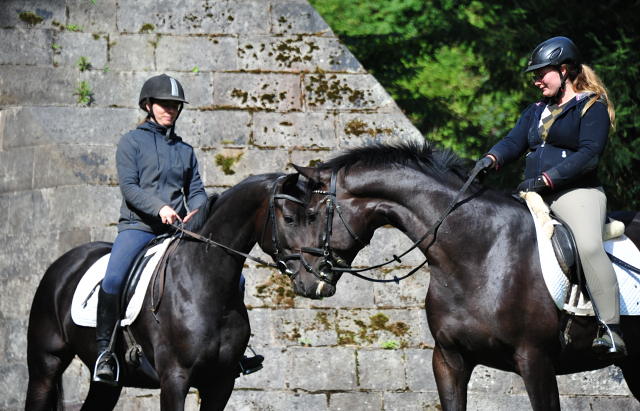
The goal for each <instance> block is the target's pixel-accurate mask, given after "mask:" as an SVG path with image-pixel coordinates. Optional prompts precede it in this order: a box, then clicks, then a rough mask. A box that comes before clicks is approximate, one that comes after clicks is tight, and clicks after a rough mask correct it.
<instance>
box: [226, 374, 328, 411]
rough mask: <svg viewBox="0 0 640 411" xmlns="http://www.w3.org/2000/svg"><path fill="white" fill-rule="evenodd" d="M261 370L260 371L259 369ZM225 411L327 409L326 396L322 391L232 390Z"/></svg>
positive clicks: (323, 410)
mask: <svg viewBox="0 0 640 411" xmlns="http://www.w3.org/2000/svg"><path fill="white" fill-rule="evenodd" d="M260 372H262V371H260ZM225 410H226V411H261V410H265V411H266V410H269V411H271V410H278V411H297V410H313V411H328V406H327V397H326V395H325V394H324V393H321V394H308V393H305V394H304V395H301V394H300V393H291V392H278V391H247V390H244V389H241V390H234V391H233V395H231V398H230V399H229V402H228V403H227V406H226V407H225Z"/></svg>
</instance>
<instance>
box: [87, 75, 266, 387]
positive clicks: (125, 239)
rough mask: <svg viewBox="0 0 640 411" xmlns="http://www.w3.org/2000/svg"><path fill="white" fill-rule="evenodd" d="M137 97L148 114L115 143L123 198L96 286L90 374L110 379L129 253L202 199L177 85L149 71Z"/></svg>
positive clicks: (187, 215) (252, 366)
mask: <svg viewBox="0 0 640 411" xmlns="http://www.w3.org/2000/svg"><path fill="white" fill-rule="evenodd" d="M138 102H139V103H138V104H139V106H140V108H141V109H143V110H144V111H146V112H147V117H146V119H145V120H144V122H142V123H141V124H140V125H138V127H137V128H136V129H135V130H133V131H130V132H129V133H127V134H125V135H124V136H122V138H121V139H120V142H119V143H118V149H117V152H116V166H117V169H118V180H119V184H120V191H121V193H122V197H123V199H122V206H121V207H120V219H119V222H118V236H117V237H116V239H115V241H114V243H113V248H112V250H111V257H110V258H109V264H108V266H107V271H106V274H105V277H104V280H103V281H102V285H101V286H100V290H99V292H98V311H97V324H96V337H97V346H98V354H99V356H98V362H97V365H96V372H95V375H94V377H93V378H94V381H98V382H103V383H106V384H110V385H116V384H117V381H116V380H115V372H116V364H115V360H114V359H113V357H112V356H111V355H110V353H109V352H108V347H109V343H110V340H111V336H112V333H113V330H114V327H115V324H116V322H117V321H118V320H119V319H120V312H119V311H120V310H119V306H120V304H119V300H120V293H121V292H122V290H123V287H124V283H125V280H126V277H127V274H128V271H129V269H130V268H131V265H132V264H133V261H134V259H135V258H136V256H137V255H138V253H139V252H140V251H141V250H142V249H143V248H144V246H145V245H146V244H147V243H149V242H150V241H151V240H152V239H153V238H154V237H156V236H158V235H161V234H164V233H166V232H167V231H169V230H170V229H171V224H173V223H174V222H175V221H177V220H181V221H183V222H186V221H187V220H189V218H191V216H192V215H193V214H194V213H195V212H196V211H198V208H199V207H200V206H201V205H202V204H203V203H204V202H205V201H206V200H207V194H206V193H205V190H204V185H203V183H202V180H201V179H200V173H199V172H198V161H197V160H196V156H195V153H194V150H193V148H192V147H191V146H190V145H188V144H186V143H184V142H183V141H182V138H180V137H178V136H177V135H176V134H175V122H176V120H177V119H178V116H179V115H180V112H181V111H182V108H183V106H184V104H188V103H187V101H186V100H185V96H184V90H183V89H182V85H181V84H180V83H179V82H178V81H177V80H176V79H174V78H172V77H169V76H167V75H166V74H162V75H159V76H155V77H152V78H150V79H148V80H147V81H146V82H145V83H144V85H143V86H142V90H141V91H140V98H139V100H138ZM185 202H186V207H185ZM187 207H188V208H189V210H190V212H189V213H187V212H188V210H187ZM242 285H243V284H241V285H240V286H241V288H242ZM262 359H263V358H262V357H261V356H255V357H252V358H246V357H245V358H244V359H243V360H242V362H241V367H242V370H243V371H244V370H246V369H255V368H256V367H257V366H259V365H260V363H261V362H262ZM247 361H248V362H249V364H246V362H247ZM257 361H259V362H258V364H255V362H257Z"/></svg>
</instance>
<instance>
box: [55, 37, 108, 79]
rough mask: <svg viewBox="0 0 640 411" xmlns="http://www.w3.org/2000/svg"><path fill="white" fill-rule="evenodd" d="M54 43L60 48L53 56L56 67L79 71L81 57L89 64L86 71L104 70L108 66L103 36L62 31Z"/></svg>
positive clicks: (105, 40) (105, 43) (105, 41)
mask: <svg viewBox="0 0 640 411" xmlns="http://www.w3.org/2000/svg"><path fill="white" fill-rule="evenodd" d="M96 37H97V38H96ZM55 43H56V44H57V45H59V46H61V48H60V51H59V53H56V56H55V59H56V61H57V62H58V66H61V67H71V68H74V69H76V70H80V66H79V63H80V61H81V59H82V57H84V58H85V60H86V62H88V64H89V67H88V70H97V71H100V70H104V68H105V66H107V64H108V63H107V39H106V38H105V37H104V36H100V35H94V34H91V33H79V32H69V31H63V32H60V33H58V34H57V35H56V39H55Z"/></svg>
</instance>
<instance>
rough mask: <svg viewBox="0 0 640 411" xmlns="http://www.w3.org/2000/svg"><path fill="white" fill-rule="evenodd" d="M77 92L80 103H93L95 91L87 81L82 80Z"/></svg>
mask: <svg viewBox="0 0 640 411" xmlns="http://www.w3.org/2000/svg"><path fill="white" fill-rule="evenodd" d="M76 94H77V95H78V103H80V104H84V105H87V106H88V105H91V102H92V101H93V92H92V91H91V89H90V88H89V86H88V85H87V82H86V81H82V82H80V84H78V90H77V91H76Z"/></svg>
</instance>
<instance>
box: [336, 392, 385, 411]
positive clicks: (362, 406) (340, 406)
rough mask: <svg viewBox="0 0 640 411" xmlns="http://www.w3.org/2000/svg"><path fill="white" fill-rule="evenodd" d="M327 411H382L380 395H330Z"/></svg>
mask: <svg viewBox="0 0 640 411" xmlns="http://www.w3.org/2000/svg"><path fill="white" fill-rule="evenodd" d="M329 410H330V411H349V410H353V411H356V410H358V411H382V394H380V393H377V392H338V393H330V394H329Z"/></svg>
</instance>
